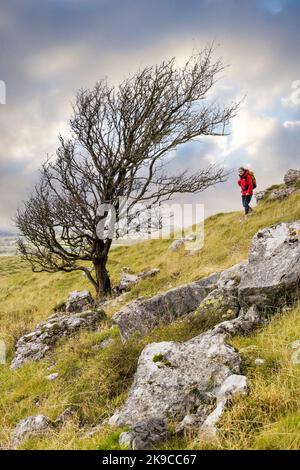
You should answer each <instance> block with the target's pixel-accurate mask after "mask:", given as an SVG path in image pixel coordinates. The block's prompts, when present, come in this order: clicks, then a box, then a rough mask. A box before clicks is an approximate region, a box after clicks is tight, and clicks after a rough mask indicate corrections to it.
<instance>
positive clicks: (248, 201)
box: [242, 196, 252, 214]
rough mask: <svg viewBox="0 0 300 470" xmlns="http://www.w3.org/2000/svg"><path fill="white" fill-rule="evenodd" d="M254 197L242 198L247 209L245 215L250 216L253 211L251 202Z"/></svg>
mask: <svg viewBox="0 0 300 470" xmlns="http://www.w3.org/2000/svg"><path fill="white" fill-rule="evenodd" d="M251 199H252V196H242V203H243V207H244V209H245V214H249V212H251V211H252V209H251V207H250V206H249V204H250V202H251Z"/></svg>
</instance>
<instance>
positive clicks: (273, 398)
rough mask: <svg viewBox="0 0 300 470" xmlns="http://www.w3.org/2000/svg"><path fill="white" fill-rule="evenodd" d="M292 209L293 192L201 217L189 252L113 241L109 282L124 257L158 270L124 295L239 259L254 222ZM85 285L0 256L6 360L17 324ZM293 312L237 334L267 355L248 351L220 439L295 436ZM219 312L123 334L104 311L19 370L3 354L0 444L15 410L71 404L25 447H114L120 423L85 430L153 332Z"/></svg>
mask: <svg viewBox="0 0 300 470" xmlns="http://www.w3.org/2000/svg"><path fill="white" fill-rule="evenodd" d="M296 219H300V195H299V194H295V195H293V196H291V197H290V198H288V199H286V200H284V201H282V202H278V201H274V202H267V203H263V204H261V205H260V206H258V207H257V208H256V210H255V214H254V215H253V216H251V217H249V218H247V219H244V218H242V213H241V212H238V213H237V212H234V213H228V214H217V215H215V216H213V217H210V218H208V219H207V220H206V222H205V243H204V247H203V249H202V250H201V251H200V252H197V253H193V254H191V253H190V252H189V251H186V250H184V249H180V250H179V251H178V252H174V253H173V252H170V251H168V246H169V244H170V241H168V240H151V241H147V242H144V243H139V244H135V245H132V246H127V247H125V246H122V247H117V248H115V249H114V250H112V252H111V254H110V259H109V271H110V274H111V277H112V280H113V282H114V283H116V282H117V281H118V279H119V276H120V272H121V269H122V267H123V266H128V267H130V268H131V269H132V270H133V271H134V272H140V271H144V270H146V269H150V268H157V267H158V268H160V273H159V274H158V275H157V276H156V277H154V278H151V279H145V280H143V281H141V282H140V283H139V284H137V285H136V286H134V287H133V289H132V290H131V292H130V293H128V294H126V295H125V297H124V301H123V303H125V302H128V301H129V300H130V299H132V298H135V297H137V296H141V295H143V296H151V295H153V294H155V293H157V292H159V291H164V290H167V289H169V288H171V287H174V286H177V285H180V284H183V283H186V282H190V281H194V280H196V279H199V278H200V277H203V276H206V275H208V274H210V273H212V272H215V271H220V270H222V269H224V268H227V267H229V266H232V265H233V264H235V263H237V262H239V261H241V260H243V259H246V258H247V254H248V250H249V244H250V242H251V239H252V236H253V235H254V234H255V233H256V232H257V230H259V229H261V228H263V227H266V226H269V225H271V224H274V223H277V222H280V221H293V220H296ZM83 288H84V289H86V288H88V289H89V288H90V286H89V284H88V282H87V280H86V279H85V278H84V277H83V276H82V274H78V273H71V274H65V273H56V274H47V273H42V274H34V273H32V272H31V271H30V269H29V267H28V266H27V265H26V264H25V263H24V262H22V261H20V259H19V258H18V257H1V258H0V329H1V330H0V331H1V337H0V339H1V340H4V341H5V342H6V344H7V348H8V360H10V359H11V357H12V354H13V350H14V345H15V342H16V340H17V339H18V338H19V337H20V336H21V335H22V334H24V333H25V332H28V331H31V330H32V329H33V328H34V326H35V325H36V324H37V323H38V322H39V321H41V320H42V319H45V318H46V317H48V316H49V315H50V313H51V311H52V309H53V308H54V307H55V305H56V304H59V303H60V302H62V301H64V300H65V299H66V297H67V295H68V293H69V292H70V291H71V290H75V289H83ZM116 308H120V307H113V308H111V309H110V310H108V311H107V313H108V314H109V315H110V314H112V313H113V312H114V311H115V310H116ZM297 312H298V313H297ZM297 315H298V317H299V311H295V312H291V313H289V314H286V315H285V316H284V317H282V319H275V320H273V321H272V323H271V324H270V326H269V327H267V328H266V329H265V330H264V331H262V332H261V333H259V334H258V335H257V336H255V337H251V338H249V339H244V338H243V339H240V338H238V339H236V340H234V345H235V346H236V347H238V348H243V347H245V346H247V345H249V344H255V345H256V346H257V347H258V350H257V351H256V352H257V354H258V355H259V357H262V358H264V359H265V360H266V363H265V365H264V366H263V367H260V368H258V367H254V366H253V364H252V362H251V360H252V359H251V357H252V356H251V355H250V356H251V357H250V356H249V354H246V355H245V360H246V363H245V364H246V365H245V367H247V375H249V377H250V395H249V397H247V398H246V399H241V400H237V401H236V402H235V403H234V406H233V407H232V409H231V410H230V411H228V412H227V413H226V415H225V416H224V418H223V421H222V432H221V438H220V444H219V446H217V448H239V447H240V448H248V447H249V448H256V447H257V448H263V447H264V446H265V447H268V446H269V447H270V448H276V445H278V446H280V445H283V446H289V447H291V448H293V446H296V444H297V442H298V441H297V439H296V436H295V433H296V431H295V429H297V427H296V424H295V423H296V422H297V418H296V416H298V415H297V410H300V407H299V401H298V398H297V397H296V391H298V392H299V388H298V386H299V377H298V368H297V367H296V368H295V367H292V366H291V365H290V363H289V359H290V352H291V351H290V350H289V349H288V347H287V344H289V342H291V341H293V340H294V339H298V338H299V339H300V325H299V324H298V323H299V321H298V320H297ZM217 321H218V319H217V318H206V319H204V320H203V322H199V323H197V322H196V323H195V322H194V323H191V322H186V321H184V322H177V323H174V324H173V325H168V326H162V327H160V328H158V329H157V330H155V331H153V332H152V333H151V334H149V335H148V336H147V337H145V338H134V339H132V340H131V341H129V342H127V343H126V344H123V343H122V341H121V340H120V337H119V335H118V331H117V330H116V328H114V329H111V328H110V322H109V321H108V322H107V323H105V324H104V325H103V326H102V327H101V328H99V330H98V331H96V332H88V333H87V332H83V333H81V334H78V335H77V336H76V339H72V338H70V339H68V340H67V341H65V340H64V341H61V342H60V343H59V344H58V345H57V347H56V348H55V350H54V352H53V354H52V356H50V357H49V358H47V359H45V360H43V361H39V362H36V363H29V364H26V365H24V366H23V367H22V368H20V369H18V370H16V371H11V370H10V369H9V364H6V365H0V387H1V390H2V393H1V396H0V446H6V447H7V446H9V437H10V433H11V430H12V429H13V428H14V426H15V425H16V424H17V422H18V421H19V420H20V419H22V418H25V417H27V416H30V415H35V414H39V413H43V414H45V415H47V416H49V417H50V418H51V419H53V420H55V419H56V417H57V416H58V415H59V413H60V412H62V411H63V410H64V409H65V408H67V407H68V406H72V407H73V408H74V410H75V415H74V419H73V420H72V421H71V422H69V423H68V424H66V425H65V426H64V427H63V428H62V429H60V430H58V429H56V430H53V432H52V431H51V432H50V433H49V434H47V435H46V436H41V437H36V438H32V439H29V440H27V441H26V442H24V444H22V446H23V448H32V449H38V448H39V449H46V448H47V449H51V448H53V449H58V448H62V449H73V448H86V449H92V448H93V449H97V448H98V449H109V448H111V449H112V448H118V435H119V431H112V430H111V429H110V428H109V427H104V428H103V429H102V430H101V431H99V432H97V434H95V435H94V436H93V437H91V438H88V437H86V433H87V431H88V430H90V429H91V428H92V427H93V426H95V425H98V424H100V423H101V422H102V420H103V419H106V418H107V417H109V416H110V415H111V414H112V413H113V412H114V410H115V408H116V407H118V406H120V405H121V404H122V403H123V402H124V400H125V398H126V395H127V392H128V388H129V387H130V384H131V382H132V378H133V374H134V372H135V370H136V365H137V360H138V357H139V354H140V352H141V351H142V349H143V348H144V346H145V345H146V344H148V343H150V342H153V341H163V340H167V341H168V340H174V341H185V340H187V339H189V338H191V337H193V336H195V335H197V334H199V333H200V332H201V331H204V330H205V329H207V328H210V327H211V326H212V325H213V324H215V322H217ZM280 322H283V323H280ZM284 332H285V333H284ZM284 335H286V336H284ZM108 337H111V338H112V339H113V342H112V343H111V345H110V346H108V347H107V348H106V349H105V350H99V349H95V348H94V347H93V346H95V345H96V344H98V343H99V342H100V341H101V340H103V339H106V338H108ZM280 345H282V346H280ZM263 348H264V349H263ZM284 348H285V349H284ZM256 352H255V354H256ZM251 354H252V353H251ZM278 363H279V364H280V367H279V366H278ZM52 364H54V366H53V368H52V369H51V370H49V366H51V365H52ZM277 366H278V367H277ZM50 372H51V373H52V372H58V373H59V377H58V378H57V379H56V380H55V381H53V382H49V381H47V380H46V379H45V377H46V375H48V374H49V373H50ZM280 374H281V375H280ZM298 395H299V393H298ZM298 413H299V411H298ZM288 429H290V430H291V432H290V433H289V432H288V431H287V430H288ZM223 431H224V432H223ZM287 433H288V434H289V435H288V436H287ZM280 435H281V436H282V437H280ZM274 436H275V437H274ZM276 436H277V437H276ZM168 445H169V448H176V447H178V448H179V447H180V446H182V447H183V448H184V447H189V448H194V447H200V448H203V444H201V442H200V441H199V439H198V437H197V436H196V437H195V436H189V437H188V439H187V440H186V441H183V440H178V439H177V440H173V441H172V442H170V443H168ZM272 446H273V447H272ZM204 447H205V446H204Z"/></svg>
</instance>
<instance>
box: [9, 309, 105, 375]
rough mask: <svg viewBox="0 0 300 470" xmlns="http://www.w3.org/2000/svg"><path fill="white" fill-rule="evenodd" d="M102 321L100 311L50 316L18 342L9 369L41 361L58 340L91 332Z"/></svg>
mask: <svg viewBox="0 0 300 470" xmlns="http://www.w3.org/2000/svg"><path fill="white" fill-rule="evenodd" d="M104 319H105V313H104V312H103V311H102V310H88V311H86V312H81V313H75V314H73V315H70V314H61V313H56V314H54V315H51V316H50V317H49V318H48V319H47V320H46V321H45V322H43V323H40V324H39V325H37V326H36V328H35V330H34V331H33V332H31V333H28V334H26V335H24V336H22V337H21V338H20V339H19V340H18V342H17V344H16V353H15V357H14V359H13V361H12V363H11V369H17V368H18V367H20V366H21V365H23V364H24V363H25V362H28V361H38V360H40V359H42V358H43V357H45V356H46V354H47V353H48V352H50V351H51V350H52V349H53V348H54V347H55V344H56V342H57V340H58V339H60V338H63V337H68V336H71V335H74V334H75V333H76V332H78V330H81V329H86V330H93V329H95V328H97V326H98V325H99V324H100V323H101V322H103V320H104Z"/></svg>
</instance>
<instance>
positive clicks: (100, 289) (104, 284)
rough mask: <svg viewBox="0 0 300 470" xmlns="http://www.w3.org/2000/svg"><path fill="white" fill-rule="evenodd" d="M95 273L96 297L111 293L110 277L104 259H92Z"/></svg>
mask: <svg viewBox="0 0 300 470" xmlns="http://www.w3.org/2000/svg"><path fill="white" fill-rule="evenodd" d="M93 264H94V269H95V274H96V292H97V298H99V297H103V296H107V295H110V294H111V283H110V278H109V275H108V272H107V269H106V260H103V259H101V260H99V259H96V260H94V261H93Z"/></svg>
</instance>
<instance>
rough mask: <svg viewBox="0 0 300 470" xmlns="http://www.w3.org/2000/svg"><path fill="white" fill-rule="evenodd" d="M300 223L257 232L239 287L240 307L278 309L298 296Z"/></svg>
mask: <svg viewBox="0 0 300 470" xmlns="http://www.w3.org/2000/svg"><path fill="white" fill-rule="evenodd" d="M299 285H300V221H297V222H294V223H280V224H277V225H275V226H272V227H269V228H265V229H263V230H260V231H259V232H258V233H257V234H256V235H255V236H254V238H253V241H252V245H251V248H250V252H249V264H248V266H247V269H246V272H245V275H244V276H243V277H242V280H241V283H240V285H239V288H238V292H239V294H238V295H239V303H240V305H241V306H242V307H249V306H250V305H256V306H257V307H258V308H259V309H260V310H261V311H270V310H273V309H274V308H281V307H282V306H284V305H287V304H288V303H289V302H290V301H292V300H293V297H295V296H296V295H299V292H298V288H299Z"/></svg>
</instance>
